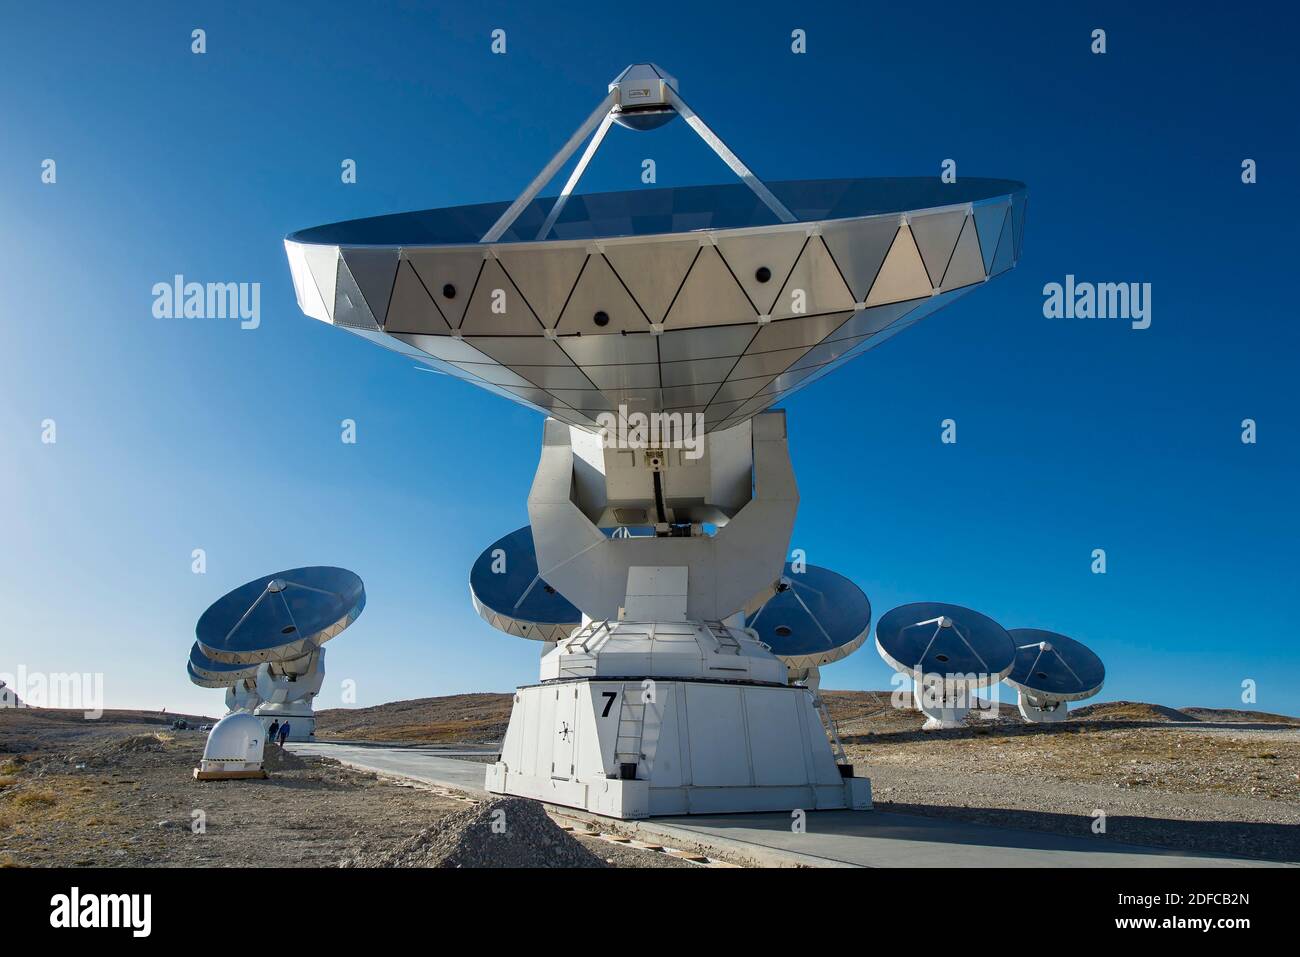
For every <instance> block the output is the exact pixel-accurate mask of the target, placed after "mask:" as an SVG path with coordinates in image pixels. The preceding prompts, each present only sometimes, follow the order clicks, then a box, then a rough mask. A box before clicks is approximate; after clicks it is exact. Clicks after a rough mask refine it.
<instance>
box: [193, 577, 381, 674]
mask: <svg viewBox="0 0 1300 957" xmlns="http://www.w3.org/2000/svg"><path fill="white" fill-rule="evenodd" d="M365 606H366V590H365V587H364V586H363V585H362V584H361V579H360V578H358V577H357V576H356V575H355V574H353V573H352V572H350V571H348V570H347V569H346V568H332V567H329V566H324V565H317V566H312V567H308V568H293V569H290V570H288V571H283V572H277V573H276V574H274V575H265V576H263V577H261V578H258V579H254V580H253V581H251V582H248V583H247V584H245V585H241V586H240V587H238V588H236V589H235V590H234V591H232V592H230V593H229V594H227V595H225V596H223V597H221V598H219V599H217V600H216V601H215V602H213V603H212V605H211V606H210V607H209V608H208V610H207V611H205V612H204V613H203V615H202V616H201V617H200V618H199V622H198V625H197V626H196V627H195V629H194V630H195V633H196V635H197V636H198V647H199V650H200V651H201V652H202V653H203V654H205V655H206V656H207V657H209V658H211V659H212V660H213V661H217V662H226V663H229V664H256V663H259V662H262V661H285V660H289V659H293V658H300V657H302V656H303V655H306V654H310V653H311V652H313V651H315V650H316V649H317V648H319V647H320V646H321V645H323V644H324V643H325V642H327V641H329V640H330V639H331V638H333V637H334V636H335V635H337V634H339V633H340V632H341V631H343V629H345V628H347V627H348V625H350V624H352V622H354V621H356V619H357V616H358V615H360V614H361V610H362V609H363V608H365Z"/></svg>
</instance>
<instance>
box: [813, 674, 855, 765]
mask: <svg viewBox="0 0 1300 957" xmlns="http://www.w3.org/2000/svg"><path fill="white" fill-rule="evenodd" d="M813 704H814V705H816V706H817V712H818V713H819V714H820V715H821V717H822V728H823V729H824V730H825V731H826V736H827V737H828V738H830V739H831V750H832V751H834V752H835V763H836V764H848V763H849V756H848V755H847V754H846V753H845V752H844V745H843V744H842V743H840V734H839V731H837V730H836V728H835V722H834V721H832V720H831V713H830V710H829V709H828V708H827V707H826V699H825V698H823V697H822V696H821V692H820V691H818V692H816V693H815V694H814V695H813Z"/></svg>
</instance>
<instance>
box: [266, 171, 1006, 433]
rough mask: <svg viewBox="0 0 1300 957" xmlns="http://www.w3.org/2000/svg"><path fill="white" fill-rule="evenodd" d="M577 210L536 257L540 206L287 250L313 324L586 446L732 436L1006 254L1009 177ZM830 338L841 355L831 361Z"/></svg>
mask: <svg viewBox="0 0 1300 957" xmlns="http://www.w3.org/2000/svg"><path fill="white" fill-rule="evenodd" d="M770 185H771V187H772V192H773V193H774V194H775V195H776V196H777V197H778V198H779V199H780V200H781V202H782V203H784V204H785V205H786V206H788V207H789V209H790V210H791V211H793V213H794V215H795V216H796V217H797V218H798V221H797V222H794V223H789V224H785V223H780V222H778V221H777V220H776V218H775V217H774V214H773V213H772V211H771V210H770V209H768V208H767V207H766V206H765V205H764V204H763V203H762V202H761V201H760V200H759V199H758V197H756V196H755V194H754V193H753V192H752V191H751V190H750V189H748V188H746V187H745V186H744V185H741V184H732V185H726V186H701V187H683V188H676V189H647V190H632V191H627V192H620V193H602V194H592V195H585V196H573V197H571V198H570V199H569V201H568V203H567V204H566V205H565V207H564V211H563V213H562V215H561V216H560V217H559V219H558V220H557V221H556V223H555V226H554V229H553V230H552V233H551V234H552V235H554V236H557V237H558V238H557V239H555V240H551V241H547V242H532V241H528V240H530V239H531V237H532V236H534V235H536V232H537V230H538V228H539V227H540V225H541V223H542V221H543V219H544V218H545V216H546V213H547V211H549V209H550V207H551V205H552V201H551V199H550V198H544V199H537V200H534V201H533V202H532V203H531V204H530V205H529V206H528V207H527V208H526V209H525V210H524V211H523V213H521V215H520V216H519V218H518V219H517V220H516V221H515V222H514V224H513V225H512V227H511V228H510V230H508V231H507V232H506V233H505V234H504V235H503V236H502V237H501V239H500V241H497V242H493V243H484V244H480V243H478V242H476V240H477V238H478V237H479V236H480V235H481V234H482V232H483V231H485V230H486V229H487V228H488V227H489V226H490V225H491V224H492V223H493V222H494V221H495V220H496V218H497V217H498V216H499V214H500V213H501V212H502V211H503V210H504V209H505V207H506V204H504V203H491V204H485V205H482V206H463V207H454V208H449V209H439V210H427V211H423V212H414V213H401V214H396V215H392V216H379V217H373V218H370V219H360V220H354V221H351V222H345V223H336V224H332V225H329V226H320V227H316V228H314V229H307V230H302V231H300V232H297V233H294V234H293V235H291V236H290V237H289V238H288V239H287V240H286V242H285V247H286V250H287V253H288V256H289V261H290V266H291V269H292V272H293V278H294V285H295V290H296V292H297V297H298V302H299V305H300V307H301V308H302V310H303V311H304V312H305V313H306V314H307V315H309V316H312V317H314V318H317V319H320V320H322V321H325V322H330V323H332V324H334V325H337V326H342V327H344V328H346V329H348V330H349V331H350V332H354V333H356V334H357V335H361V336H363V337H365V338H368V339H370V340H371V341H373V342H375V343H377V344H379V345H383V346H385V347H387V348H389V349H393V350H396V351H398V352H401V353H403V354H404V355H407V356H408V357H410V358H411V359H413V360H415V361H417V362H421V363H424V364H426V365H428V366H431V367H433V368H436V369H438V370H440V371H443V372H446V373H447V374H449V375H452V376H455V377H457V378H461V379H465V380H466V381H469V382H473V383H474V384H475V385H479V386H481V387H483V388H485V389H488V390H489V391H492V392H495V393H497V394H499V395H502V396H505V397H506V398H509V399H512V400H514V401H517V402H521V403H523V404H525V405H528V406H531V407H533V408H536V409H540V410H542V411H545V412H547V413H548V414H550V415H553V416H555V417H556V418H558V419H560V420H562V421H565V422H568V423H570V424H575V425H580V426H584V427H587V428H593V427H594V426H595V425H596V422H595V417H596V416H597V415H598V414H599V413H600V412H609V411H615V410H617V409H618V407H619V405H620V404H622V405H626V406H627V407H628V409H629V410H630V411H639V412H657V411H677V412H683V413H691V414H693V413H701V414H703V416H704V424H705V427H706V429H708V430H710V431H712V430H717V429H724V428H727V427H729V426H731V425H734V424H736V423H738V422H741V421H744V420H745V419H747V418H749V417H751V416H753V415H754V414H756V413H758V412H760V411H762V410H764V409H766V408H767V407H769V406H771V405H772V404H774V403H776V402H778V401H780V400H781V399H782V398H783V397H784V396H786V395H789V394H790V393H792V392H793V391H795V390H796V389H799V388H802V387H803V386H805V385H807V384H808V383H809V382H812V381H815V380H816V379H817V378H819V377H820V375H821V374H824V373H825V372H826V371H829V370H830V369H831V368H835V367H838V366H839V365H841V364H843V363H844V362H847V361H848V360H849V359H851V358H853V357H854V356H856V355H860V354H861V353H862V352H864V351H866V350H867V349H870V348H871V347H873V346H874V345H876V344H877V343H879V342H883V341H884V340H885V339H887V338H889V337H890V336H892V335H893V334H895V333H896V332H897V331H899V330H900V329H902V328H905V327H906V326H908V325H910V324H911V323H912V322H914V321H916V320H917V319H919V318H922V317H924V316H926V315H929V314H930V313H932V312H934V311H936V310H937V309H938V308H940V307H942V306H943V305H946V304H947V303H948V302H950V301H952V300H953V299H955V298H957V297H958V296H959V295H961V294H962V293H963V292H965V291H967V290H969V289H970V288H972V287H973V286H975V285H977V284H980V283H982V282H984V281H985V280H986V279H988V278H991V277H992V276H995V275H997V274H999V273H1001V272H1004V271H1006V270H1007V269H1010V268H1011V267H1012V266H1013V265H1014V264H1015V262H1016V261H1017V259H1018V257H1019V249H1020V242H1021V235H1022V233H1023V227H1024V213H1025V191H1024V186H1023V184H1021V183H1016V182H1012V181H1009V180H992V179H974V178H971V179H963V180H961V181H959V182H958V183H956V184H943V183H941V182H940V181H939V180H938V179H937V178H936V177H926V178H914V179H861V180H816V181H796V182H785V183H773V184H770ZM831 342H839V345H838V346H836V347H832V348H825V346H828V345H829V344H830V343H831Z"/></svg>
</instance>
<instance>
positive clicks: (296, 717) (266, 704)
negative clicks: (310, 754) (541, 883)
mask: <svg viewBox="0 0 1300 957" xmlns="http://www.w3.org/2000/svg"><path fill="white" fill-rule="evenodd" d="M324 680H325V649H324V648H317V649H316V650H315V651H314V652H312V653H311V654H309V655H303V656H302V657H301V658H293V659H291V660H289V661H268V662H265V663H264V664H262V666H261V667H259V668H258V669H257V694H258V695H259V696H260V697H261V699H262V700H261V703H260V704H258V705H257V707H256V709H255V710H254V711H253V713H254V714H255V715H256V716H257V717H258V718H260V719H261V720H262V725H263V726H264V727H267V728H269V727H270V726H271V722H273V721H279V722H280V723H281V724H284V723H285V722H286V721H288V722H289V740H290V741H312V740H315V737H316V716H315V714H314V713H313V710H312V702H313V700H314V699H315V697H316V695H317V694H318V693H319V692H320V689H321V684H322V683H323V682H324Z"/></svg>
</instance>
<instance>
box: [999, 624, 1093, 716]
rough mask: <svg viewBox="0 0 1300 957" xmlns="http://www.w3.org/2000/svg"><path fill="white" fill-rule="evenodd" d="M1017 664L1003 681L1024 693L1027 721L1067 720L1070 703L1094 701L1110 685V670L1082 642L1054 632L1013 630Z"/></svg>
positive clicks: (1021, 708)
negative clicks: (1091, 699)
mask: <svg viewBox="0 0 1300 957" xmlns="http://www.w3.org/2000/svg"><path fill="white" fill-rule="evenodd" d="M1009 634H1010V635H1011V640H1012V641H1014V642H1015V643H1016V661H1015V665H1014V667H1012V669H1011V672H1010V674H1008V675H1007V676H1006V677H1005V678H1004V679H1003V681H1005V682H1006V683H1007V684H1008V685H1010V686H1011V687H1012V688H1015V689H1016V690H1017V691H1018V692H1020V713H1021V715H1022V716H1023V717H1024V718H1025V720H1026V721H1034V722H1039V721H1061V720H1064V718H1065V715H1066V712H1067V711H1068V706H1067V704H1066V702H1069V701H1082V700H1083V699H1084V698H1091V697H1092V696H1093V695H1095V694H1096V693H1097V692H1099V691H1101V687H1102V685H1103V684H1105V682H1106V666H1105V665H1103V664H1102V663H1101V659H1100V658H1098V657H1097V655H1096V654H1095V653H1094V652H1093V651H1092V649H1091V648H1089V647H1088V646H1087V645H1085V644H1083V643H1082V642H1079V641H1075V640H1074V639H1073V638H1068V637H1066V636H1065V635H1059V634H1057V633H1056V632H1053V631H1042V630H1040V629H1038V628H1013V629H1012V630H1011V631H1010V632H1009Z"/></svg>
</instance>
